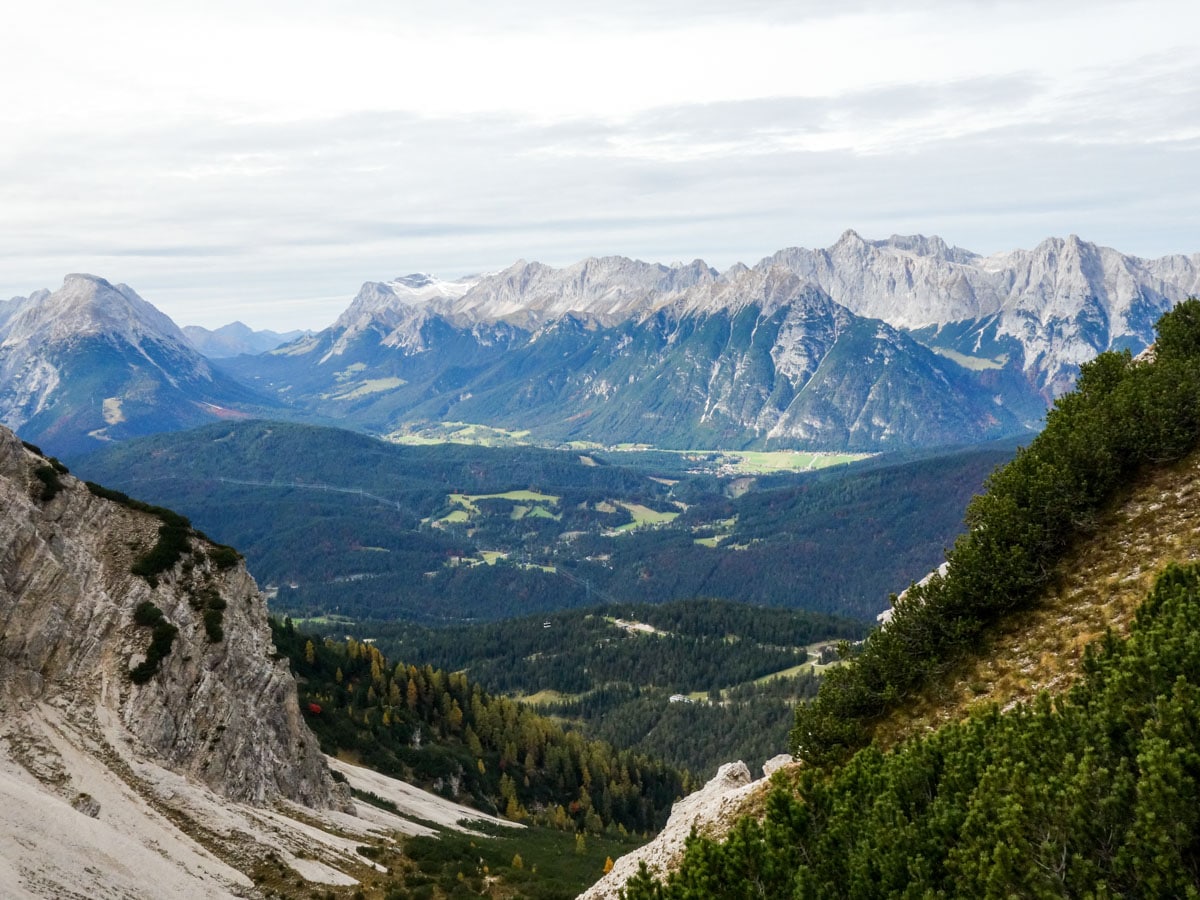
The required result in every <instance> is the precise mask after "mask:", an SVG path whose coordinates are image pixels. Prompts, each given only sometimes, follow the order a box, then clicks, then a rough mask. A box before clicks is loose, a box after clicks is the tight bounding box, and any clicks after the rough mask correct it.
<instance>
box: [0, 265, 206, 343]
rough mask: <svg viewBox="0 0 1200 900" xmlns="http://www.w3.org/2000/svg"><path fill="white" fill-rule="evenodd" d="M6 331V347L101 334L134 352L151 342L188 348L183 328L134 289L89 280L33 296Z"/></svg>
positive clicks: (66, 282)
mask: <svg viewBox="0 0 1200 900" xmlns="http://www.w3.org/2000/svg"><path fill="white" fill-rule="evenodd" d="M35 297H36V299H35ZM0 328H3V331H2V338H3V339H2V341H0V346H13V345H21V344H29V343H32V342H36V343H44V342H61V341H65V340H67V339H70V338H74V337H82V336H87V335H97V334H98V335H104V336H109V337H113V338H118V339H123V340H125V341H126V342H127V343H129V344H132V345H134V346H140V345H141V343H142V341H143V340H146V339H150V340H154V341H157V342H160V343H166V344H173V345H179V346H182V347H187V346H188V343H187V339H186V338H185V337H184V335H183V332H181V331H180V330H179V327H178V326H177V325H176V324H175V323H174V322H172V321H171V319H170V318H169V317H168V316H167V315H165V314H164V313H162V312H160V311H159V310H158V309H157V308H156V307H154V306H153V305H152V304H150V303H147V302H146V301H145V300H143V299H142V298H141V297H139V296H138V295H137V293H136V292H135V291H134V290H133V289H132V288H130V287H127V286H126V285H123V284H118V285H113V284H111V283H110V282H108V281H107V280H105V279H103V278H100V277H98V276H95V275H87V274H72V275H68V276H67V277H66V278H65V279H63V284H62V287H61V288H59V289H58V290H57V291H54V292H53V293H46V292H38V294H37V295H34V296H31V297H30V298H28V300H27V301H26V302H25V303H23V304H22V305H21V308H20V310H19V311H18V312H17V313H16V314H15V315H13V316H12V317H11V318H10V319H8V321H7V322H5V323H3V325H2V326H0Z"/></svg>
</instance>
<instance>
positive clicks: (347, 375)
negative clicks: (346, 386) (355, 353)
mask: <svg viewBox="0 0 1200 900" xmlns="http://www.w3.org/2000/svg"><path fill="white" fill-rule="evenodd" d="M366 368H367V364H366V363H362V362H356V363H352V364H351V365H348V366H346V368H344V369H342V371H340V372H334V373H333V377H334V378H336V379H337V380H338V381H349V380H350V379H351V378H353V377H354V376H355V375H357V374H358V373H359V372H364V371H366Z"/></svg>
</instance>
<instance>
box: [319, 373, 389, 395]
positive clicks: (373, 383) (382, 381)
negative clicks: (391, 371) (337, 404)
mask: <svg viewBox="0 0 1200 900" xmlns="http://www.w3.org/2000/svg"><path fill="white" fill-rule="evenodd" d="M404 384H407V382H406V381H405V380H404V379H403V378H369V379H367V380H366V381H360V382H359V383H358V384H355V385H353V386H351V387H350V388H349V389H348V390H344V391H341V392H340V393H330V394H322V395H321V399H322V400H355V399H357V398H359V397H366V396H369V395H371V394H380V393H383V392H384V391H393V390H395V389H396V388H398V387H401V386H402V385H404Z"/></svg>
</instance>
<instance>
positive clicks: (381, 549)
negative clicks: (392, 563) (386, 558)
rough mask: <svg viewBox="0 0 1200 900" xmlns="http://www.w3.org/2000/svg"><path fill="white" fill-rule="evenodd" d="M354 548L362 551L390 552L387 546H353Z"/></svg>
mask: <svg viewBox="0 0 1200 900" xmlns="http://www.w3.org/2000/svg"><path fill="white" fill-rule="evenodd" d="M354 549H355V550H358V551H360V552H362V553H391V552H392V551H391V550H389V549H388V548H387V547H355V548H354Z"/></svg>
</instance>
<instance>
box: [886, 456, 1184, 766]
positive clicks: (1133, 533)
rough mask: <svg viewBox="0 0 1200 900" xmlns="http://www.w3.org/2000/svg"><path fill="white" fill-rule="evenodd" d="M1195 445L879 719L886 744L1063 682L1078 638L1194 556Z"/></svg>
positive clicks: (1090, 634) (1116, 623) (1147, 480)
mask: <svg viewBox="0 0 1200 900" xmlns="http://www.w3.org/2000/svg"><path fill="white" fill-rule="evenodd" d="M1198 498H1200V451H1197V452H1193V453H1192V454H1190V455H1189V456H1188V457H1186V458H1185V459H1183V460H1181V461H1179V462H1178V463H1176V464H1174V465H1172V466H1169V467H1166V468H1164V469H1160V470H1158V471H1155V472H1152V473H1150V474H1148V475H1146V476H1144V477H1143V478H1141V479H1139V480H1138V482H1137V483H1136V484H1135V485H1133V486H1132V487H1131V488H1130V489H1129V490H1128V492H1127V493H1126V494H1125V495H1124V496H1123V497H1121V498H1120V499H1119V500H1118V501H1117V502H1116V503H1114V504H1113V505H1112V507H1111V508H1110V509H1109V510H1108V511H1107V513H1106V514H1105V515H1104V517H1103V519H1102V520H1101V522H1100V523H1099V527H1098V528H1097V531H1096V534H1095V535H1094V536H1093V537H1091V538H1090V539H1088V540H1085V541H1083V542H1081V543H1080V544H1079V545H1077V546H1076V547H1075V548H1074V549H1073V551H1072V552H1071V553H1070V554H1069V555H1068V557H1067V558H1066V559H1064V560H1063V561H1062V562H1061V563H1060V564H1059V566H1058V568H1057V572H1056V577H1055V581H1054V586H1053V587H1052V589H1051V590H1049V591H1047V592H1046V594H1045V595H1044V596H1043V598H1042V599H1041V601H1040V602H1039V603H1038V604H1037V605H1036V607H1035V608H1033V609H1030V610H1026V611H1024V612H1020V613H1017V614H1015V615H1013V616H1012V617H1011V618H1009V619H1008V620H1007V621H1005V622H1004V623H1003V624H1002V625H1001V626H1000V627H999V628H997V629H996V630H995V631H994V632H993V633H992V634H991V635H990V637H989V638H988V640H987V642H986V644H985V646H984V647H983V648H982V649H981V651H980V653H979V655H978V656H977V657H975V658H973V659H971V660H970V661H968V662H965V663H963V664H961V665H959V666H957V667H955V668H954V669H953V670H952V671H951V672H949V673H947V675H946V677H945V678H943V679H941V680H940V681H939V682H938V683H936V684H933V685H930V686H929V687H928V688H926V690H924V691H923V692H922V693H921V695H920V696H919V697H918V698H917V699H916V700H915V701H913V702H911V703H910V704H908V705H907V706H905V707H903V708H901V709H898V710H896V711H895V712H893V714H892V715H891V716H890V717H889V718H888V719H887V721H885V722H884V723H882V724H881V725H880V726H879V727H878V729H877V731H876V735H877V736H878V738H879V739H880V740H881V741H882V742H884V743H887V744H892V743H895V742H896V741H898V740H900V739H903V738H904V737H907V736H909V735H912V734H915V733H919V732H921V731H925V730H928V729H930V728H933V727H936V726H937V725H939V724H941V723H943V722H947V721H956V720H958V719H961V718H963V717H964V716H965V715H966V714H967V713H968V712H969V711H971V710H972V709H983V708H986V707H987V706H989V705H990V704H993V703H995V704H999V705H1000V706H1001V707H1002V708H1007V707H1010V706H1012V705H1013V704H1014V703H1017V702H1019V701H1030V700H1032V699H1033V698H1034V697H1036V696H1037V694H1038V692H1039V691H1042V690H1050V691H1052V692H1054V693H1061V692H1063V691H1065V690H1066V689H1067V688H1068V687H1069V686H1070V685H1071V684H1072V683H1073V682H1074V681H1075V680H1076V678H1077V677H1078V674H1079V662H1080V660H1081V659H1082V658H1083V650H1084V648H1085V647H1086V646H1087V645H1088V644H1090V643H1092V642H1094V641H1096V640H1099V639H1100V638H1101V637H1103V636H1104V633H1105V631H1106V630H1107V629H1109V628H1111V629H1113V630H1114V631H1115V632H1116V633H1118V634H1121V635H1124V634H1126V633H1127V632H1128V630H1129V625H1130V622H1131V621H1132V619H1133V615H1134V613H1135V612H1136V611H1137V608H1138V606H1140V605H1141V603H1142V601H1143V600H1144V599H1145V597H1146V594H1147V592H1148V591H1149V590H1150V588H1151V586H1152V584H1153V583H1154V579H1155V576H1156V575H1157V574H1158V573H1159V572H1161V571H1162V570H1163V568H1164V567H1165V566H1166V565H1167V564H1168V563H1170V562H1179V563H1183V562H1192V561H1195V560H1196V559H1198V558H1200V510H1198V508H1197V503H1196V501H1197V499H1198Z"/></svg>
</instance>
